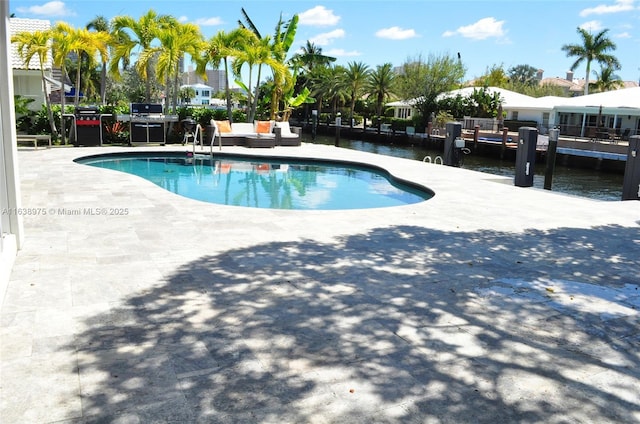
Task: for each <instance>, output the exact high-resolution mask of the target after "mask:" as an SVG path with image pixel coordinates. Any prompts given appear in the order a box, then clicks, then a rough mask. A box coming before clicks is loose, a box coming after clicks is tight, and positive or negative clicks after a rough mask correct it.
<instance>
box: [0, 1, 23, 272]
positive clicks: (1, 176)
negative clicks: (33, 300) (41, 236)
mask: <svg viewBox="0 0 640 424" xmlns="http://www.w3.org/2000/svg"><path fill="white" fill-rule="evenodd" d="M0 22H2V25H0V93H3V94H2V96H0V116H1V117H2V119H1V120H0V138H1V140H2V146H1V148H0V165H1V166H0V209H2V210H3V212H4V213H3V214H2V216H1V219H0V230H1V232H2V239H3V244H2V247H1V249H2V251H0V254H1V253H2V252H5V251H6V250H10V249H9V247H10V246H7V243H10V242H11V241H10V240H14V241H13V242H11V243H13V244H15V248H14V249H13V250H15V249H19V248H20V247H21V246H22V241H23V238H24V234H23V225H22V216H20V215H18V214H17V213H15V210H16V209H17V208H19V207H20V206H21V202H20V180H19V176H18V148H17V143H16V119H15V118H16V117H15V110H14V104H13V72H12V63H11V56H10V46H11V36H10V29H9V2H8V1H6V2H4V1H3V2H0ZM1 277H2V276H0V278H1Z"/></svg>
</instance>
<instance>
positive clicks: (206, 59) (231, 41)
mask: <svg viewBox="0 0 640 424" xmlns="http://www.w3.org/2000/svg"><path fill="white" fill-rule="evenodd" d="M252 36H253V35H252V34H251V31H249V30H248V29H246V28H237V29H235V30H233V31H230V32H224V31H218V32H217V33H216V34H215V35H214V36H212V37H211V38H209V40H208V41H207V43H206V44H205V46H204V47H203V50H204V54H203V55H202V56H200V57H199V59H200V60H199V61H198V62H197V67H196V72H198V73H200V74H205V69H206V67H207V65H208V64H211V65H212V66H213V67H214V68H216V69H217V68H218V67H219V66H220V62H221V61H222V62H224V74H225V75H224V76H225V84H224V85H225V87H224V91H225V97H226V99H227V117H228V119H229V122H233V113H232V110H231V89H230V87H229V57H233V56H235V55H236V54H237V51H238V50H239V49H240V48H241V46H242V44H243V40H245V39H247V38H250V37H252Z"/></svg>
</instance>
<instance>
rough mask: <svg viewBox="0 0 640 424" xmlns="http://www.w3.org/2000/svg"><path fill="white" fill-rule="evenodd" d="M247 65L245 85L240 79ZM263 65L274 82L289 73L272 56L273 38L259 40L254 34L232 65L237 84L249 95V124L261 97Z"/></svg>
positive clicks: (237, 53) (266, 37) (239, 51)
mask: <svg viewBox="0 0 640 424" xmlns="http://www.w3.org/2000/svg"><path fill="white" fill-rule="evenodd" d="M245 64H246V65H247V66H248V68H249V69H248V71H249V83H248V85H245V84H244V83H243V82H242V80H241V79H240V78H241V73H242V68H243V65H245ZM263 65H267V66H269V67H270V68H271V70H272V72H273V75H274V80H275V79H276V75H278V74H282V73H284V72H286V71H287V70H286V67H285V65H284V64H283V63H282V62H280V61H278V60H277V59H275V58H274V57H273V55H272V48H271V37H269V36H265V37H263V38H258V37H257V36H256V35H255V34H252V36H251V37H250V38H248V39H246V40H245V43H244V46H243V48H242V49H241V50H238V51H237V52H236V57H235V60H234V61H233V64H232V68H233V72H234V75H236V77H237V78H238V79H237V80H236V83H237V84H238V85H240V86H241V87H242V88H244V90H245V91H246V92H247V95H248V101H249V113H248V115H247V122H253V120H254V117H255V114H256V108H257V105H258V98H259V96H260V78H261V75H262V66H263ZM254 68H257V78H256V84H255V90H254V89H252V87H253V86H252V78H253V70H254Z"/></svg>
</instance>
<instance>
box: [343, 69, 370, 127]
mask: <svg viewBox="0 0 640 424" xmlns="http://www.w3.org/2000/svg"><path fill="white" fill-rule="evenodd" d="M370 72H371V71H370V69H369V67H368V66H367V65H365V64H364V63H362V62H350V63H349V64H348V65H347V69H346V72H345V83H346V85H347V87H348V89H349V98H350V100H351V105H350V106H349V112H350V113H349V117H350V118H351V119H349V126H350V127H353V110H354V108H355V105H356V100H359V99H360V97H361V96H362V94H363V93H364V89H365V86H366V84H367V81H368V78H369V73H370Z"/></svg>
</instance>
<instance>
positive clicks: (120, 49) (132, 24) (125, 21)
mask: <svg viewBox="0 0 640 424" xmlns="http://www.w3.org/2000/svg"><path fill="white" fill-rule="evenodd" d="M173 22H175V18H172V17H170V16H167V15H158V14H157V13H156V12H155V11H154V10H152V9H150V10H149V11H148V12H147V13H146V14H145V15H143V16H141V17H140V18H139V19H138V20H137V21H136V20H134V19H133V18H132V17H130V16H116V17H115V18H113V21H112V23H111V27H112V35H113V37H114V38H115V40H117V43H116V48H115V51H114V54H113V58H112V59H111V62H110V64H109V71H110V73H111V74H112V75H114V76H115V77H116V78H119V76H120V70H119V66H120V62H122V63H123V65H124V64H125V63H127V61H128V60H129V58H130V57H131V54H132V52H133V49H135V48H136V47H139V48H140V50H141V53H142V52H144V51H146V50H149V49H150V48H151V44H152V43H153V41H154V40H156V39H157V38H158V36H159V34H160V32H161V31H162V30H164V29H166V28H168V27H170V26H171V25H172V23H173ZM126 30H129V31H130V32H131V34H129V33H128V32H127V31H126ZM132 36H133V38H132ZM151 67H152V61H151V60H147V61H145V62H144V63H142V62H140V61H138V62H137V63H136V70H137V71H138V74H139V75H140V76H141V77H142V78H143V79H144V81H145V99H146V101H147V102H149V101H150V100H151V79H150V78H151V74H152V69H151Z"/></svg>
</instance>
